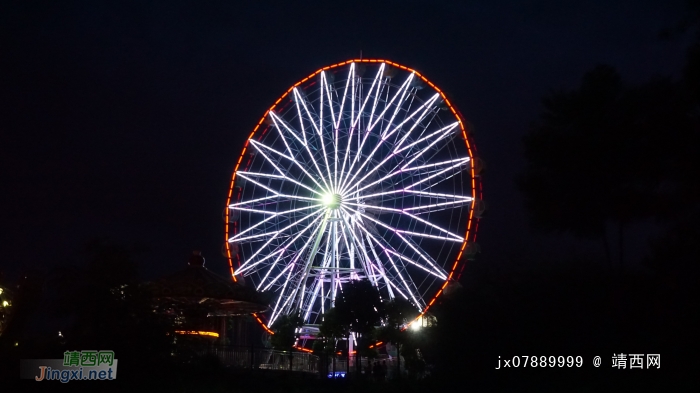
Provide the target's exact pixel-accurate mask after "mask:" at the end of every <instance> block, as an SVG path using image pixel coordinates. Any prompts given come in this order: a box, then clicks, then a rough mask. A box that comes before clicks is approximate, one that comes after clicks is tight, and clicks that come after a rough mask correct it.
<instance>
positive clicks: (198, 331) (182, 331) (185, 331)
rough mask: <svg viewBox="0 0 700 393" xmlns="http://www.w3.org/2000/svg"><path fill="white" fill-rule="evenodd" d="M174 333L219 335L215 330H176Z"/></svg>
mask: <svg viewBox="0 0 700 393" xmlns="http://www.w3.org/2000/svg"><path fill="white" fill-rule="evenodd" d="M175 333H177V334H193V335H196V336H209V337H219V333H217V332H205V331H201V330H197V331H195V330H176V331H175Z"/></svg>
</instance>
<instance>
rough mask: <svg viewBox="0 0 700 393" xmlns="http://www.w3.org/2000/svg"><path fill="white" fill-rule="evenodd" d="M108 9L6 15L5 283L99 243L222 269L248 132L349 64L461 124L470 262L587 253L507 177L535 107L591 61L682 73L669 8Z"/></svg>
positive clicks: (153, 264)
mask: <svg viewBox="0 0 700 393" xmlns="http://www.w3.org/2000/svg"><path fill="white" fill-rule="evenodd" d="M106 3H107V2H99V1H87V2H82V3H78V2H67V1H60V2H56V1H52V2H49V1H46V2H28V1H19V2H16V3H14V4H10V3H7V2H3V3H2V5H0V160H1V161H0V163H1V165H0V180H1V181H2V186H1V188H0V190H2V192H0V195H1V196H0V201H1V202H2V209H1V210H0V223H1V225H2V231H1V232H2V233H1V235H0V249H2V250H3V257H2V258H0V269H1V270H4V271H5V272H6V273H7V275H8V276H9V277H11V278H12V277H16V275H17V273H18V272H19V271H21V269H22V267H24V266H31V265H35V266H47V267H50V266H51V265H53V264H55V263H57V262H60V261H62V260H65V259H67V258H73V257H75V256H76V255H78V253H79V251H80V250H81V247H82V245H83V244H84V243H85V242H86V241H87V240H89V239H90V238H93V237H95V236H107V237H110V238H111V239H113V240H114V241H117V242H121V243H125V244H128V243H131V242H140V243H143V244H146V245H148V246H149V247H150V250H151V251H150V253H149V254H147V255H146V256H145V263H146V266H145V268H144V270H143V273H144V275H145V276H146V277H152V276H153V275H157V274H161V273H164V272H166V271H172V270H175V269H177V268H179V267H180V266H182V265H183V264H184V263H185V260H186V257H187V255H188V254H189V253H190V252H191V250H193V249H201V250H203V253H204V255H205V257H207V260H208V263H207V266H208V267H209V268H211V269H213V270H215V271H218V272H221V273H223V272H225V271H226V269H225V267H226V262H225V261H224V259H223V258H222V257H221V256H220V255H221V254H220V247H221V245H222V244H223V241H224V227H223V221H222V219H221V214H222V211H223V207H224V204H225V200H226V194H227V189H228V185H229V179H230V176H231V172H232V170H233V166H234V161H235V160H236V159H237V157H238V155H239V153H240V150H241V148H242V146H243V143H244V141H245V138H246V137H247V135H248V134H249V133H250V131H251V129H252V127H253V126H254V125H255V124H256V123H257V121H258V120H259V119H260V117H261V116H262V114H263V113H264V112H265V110H266V109H267V108H268V107H269V106H270V105H271V104H272V103H273V102H274V101H275V100H276V99H277V98H278V97H279V96H280V95H281V94H282V93H283V92H284V91H286V90H287V89H288V87H289V86H290V85H292V84H293V83H294V82H296V81H297V80H299V79H301V78H303V77H305V76H306V75H308V74H310V73H312V72H313V71H315V70H317V69H318V68H321V67H323V66H325V65H329V64H333V63H336V62H339V61H344V60H347V59H350V58H355V57H358V56H359V54H360V51H362V53H363V57H365V58H370V57H373V58H384V59H389V60H392V61H395V62H398V63H401V64H404V65H406V66H409V67H412V68H415V69H417V70H419V71H420V72H422V73H423V74H425V75H426V76H427V77H428V78H429V79H431V80H432V81H433V82H435V83H436V84H437V85H438V86H440V87H441V88H442V89H443V90H445V91H446V92H447V93H448V94H449V95H450V96H451V97H452V100H453V101H454V103H455V104H456V105H457V107H458V108H460V110H461V111H462V113H463V114H464V115H465V116H466V117H467V120H469V121H470V122H472V123H473V124H474V125H475V127H476V129H477V132H478V134H477V136H476V143H477V149H478V152H479V155H480V156H481V157H483V158H484V159H485V161H486V162H487V164H488V175H487V176H486V177H485V178H484V183H483V184H484V198H485V200H486V202H487V204H488V208H489V211H488V215H487V217H486V218H485V219H484V220H482V222H481V224H480V225H479V234H478V242H479V243H480V244H481V246H482V253H483V255H482V259H481V261H482V262H481V263H493V264H498V263H505V262H503V261H511V263H518V261H519V258H520V256H521V255H526V256H527V258H524V259H528V258H530V259H532V258H540V257H542V258H549V257H557V256H561V255H565V254H567V253H571V252H572V250H574V249H575V250H584V251H582V252H586V251H585V250H586V248H588V247H592V248H591V250H592V251H590V250H589V251H590V252H593V253H600V252H602V248H601V249H600V250H598V248H600V247H599V246H598V244H597V243H585V242H575V241H573V240H571V239H569V238H567V237H551V236H550V237H546V236H542V235H537V234H533V233H532V231H531V230H530V229H529V228H528V226H527V222H526V218H525V211H524V209H523V208H522V198H521V196H520V194H519V193H518V191H517V190H516V188H515V185H514V183H513V178H514V176H515V175H516V174H517V173H518V172H519V171H520V170H521V169H522V168H523V165H524V160H523V158H522V153H521V152H522V147H521V138H522V136H523V135H524V133H525V132H526V131H527V128H528V125H529V124H530V122H531V121H533V120H535V119H536V118H537V116H538V114H539V113H540V110H541V106H540V99H541V98H542V97H543V96H544V95H545V94H546V93H547V92H548V91H550V90H552V89H560V88H574V87H576V86H577V84H578V82H579V80H580V78H581V76H582V75H583V73H584V72H585V71H586V70H588V69H590V68H592V67H593V66H594V65H596V64H598V63H608V64H611V65H613V66H615V67H617V68H618V69H619V70H620V72H621V73H622V75H623V77H624V78H625V79H626V80H628V81H630V82H641V81H644V80H646V79H648V78H649V77H651V76H652V75H653V74H664V75H674V74H677V73H678V72H679V71H680V69H681V66H682V64H683V60H684V51H685V46H686V43H685V42H683V41H679V40H676V41H662V40H660V39H659V38H658V32H659V30H660V29H661V28H663V27H667V26H669V25H672V24H673V23H675V22H676V21H677V20H678V19H679V18H680V17H681V15H682V11H683V1H682V0H673V1H668V0H660V1H618V0H605V1H585V2H581V1H565V2H564V1H560V0H551V1H550V0H546V1H522V0H516V1H462V2H447V1H441V2H426V1H417V2H412V1H407V0H402V1H394V2H378V1H371V2H362V1H351V2H345V1H343V2H340V1H337V2H332V1H323V2H298V3H297V2H291V1H285V2H278V3H276V2H265V1H254V2H248V4H243V3H242V2H240V3H238V2H234V1H222V2H217V1H206V2H204V1H199V2H181V1H162V2H158V1H119V2H111V3H112V4H106ZM591 154H596V153H595V152H591ZM638 232H639V233H638V235H639V236H641V237H640V239H641V238H643V237H644V236H646V232H645V231H644V229H643V228H642V229H640V230H638ZM630 236H634V235H630ZM642 243H643V242H642V241H639V242H638V244H642ZM572 247H574V248H572ZM596 247H598V248H596Z"/></svg>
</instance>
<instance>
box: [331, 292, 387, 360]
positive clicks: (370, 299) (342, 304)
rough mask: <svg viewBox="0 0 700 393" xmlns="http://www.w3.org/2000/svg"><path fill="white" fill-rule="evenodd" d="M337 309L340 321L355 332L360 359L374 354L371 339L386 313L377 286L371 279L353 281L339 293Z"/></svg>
mask: <svg viewBox="0 0 700 393" xmlns="http://www.w3.org/2000/svg"><path fill="white" fill-rule="evenodd" d="M335 309H336V312H337V313H338V319H339V322H340V323H341V324H343V325H345V326H347V327H348V330H349V331H352V332H354V333H355V337H356V338H357V349H356V351H357V357H358V359H362V357H365V356H372V355H373V351H372V350H371V349H370V348H369V347H370V345H372V344H373V342H372V340H371V339H372V337H373V334H374V330H375V327H376V326H379V324H380V323H381V316H382V315H383V313H384V304H383V303H382V299H381V296H380V295H379V291H378V290H377V288H376V287H374V286H372V284H371V283H370V282H369V280H359V281H351V282H349V283H347V284H345V285H344V286H343V288H342V291H341V292H339V293H338V295H337V297H336V300H335ZM359 364H360V362H358V367H359Z"/></svg>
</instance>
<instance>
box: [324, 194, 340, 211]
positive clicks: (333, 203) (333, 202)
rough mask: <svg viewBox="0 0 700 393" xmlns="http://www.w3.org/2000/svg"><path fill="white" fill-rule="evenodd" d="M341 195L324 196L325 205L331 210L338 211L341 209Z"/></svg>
mask: <svg viewBox="0 0 700 393" xmlns="http://www.w3.org/2000/svg"><path fill="white" fill-rule="evenodd" d="M340 202H341V197H340V194H326V195H324V196H323V204H324V205H326V207H327V208H329V209H337V208H339V207H340Z"/></svg>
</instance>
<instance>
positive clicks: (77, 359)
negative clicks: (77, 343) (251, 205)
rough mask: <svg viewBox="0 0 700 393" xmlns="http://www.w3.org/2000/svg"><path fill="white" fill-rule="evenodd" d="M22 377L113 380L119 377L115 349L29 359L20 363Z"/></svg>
mask: <svg viewBox="0 0 700 393" xmlns="http://www.w3.org/2000/svg"><path fill="white" fill-rule="evenodd" d="M20 366H21V367H20V377H21V378H23V379H34V380H35V381H61V382H63V383H67V382H68V381H87V380H93V381H94V380H101V381H104V380H112V379H115V378H116V377H117V359H116V358H115V357H114V351H85V350H84V351H66V352H65V353H64V354H63V360H61V359H28V360H22V361H21V364H20Z"/></svg>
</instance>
